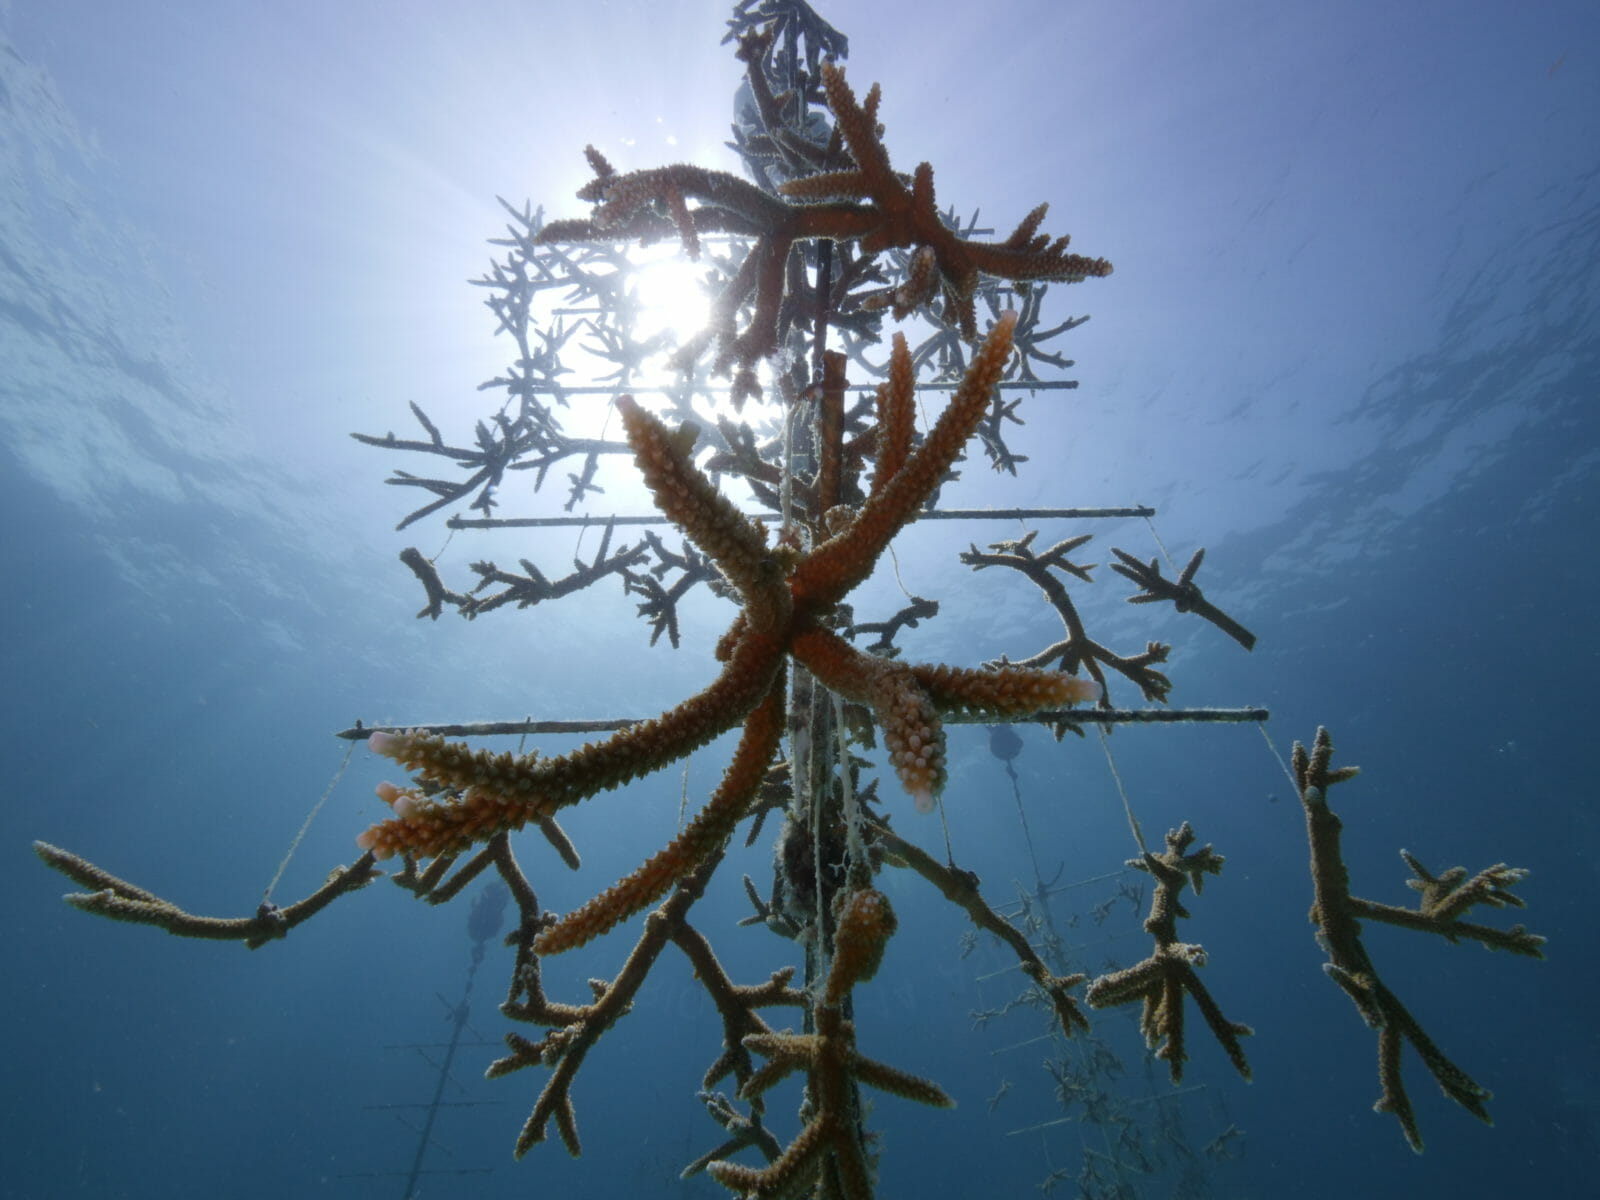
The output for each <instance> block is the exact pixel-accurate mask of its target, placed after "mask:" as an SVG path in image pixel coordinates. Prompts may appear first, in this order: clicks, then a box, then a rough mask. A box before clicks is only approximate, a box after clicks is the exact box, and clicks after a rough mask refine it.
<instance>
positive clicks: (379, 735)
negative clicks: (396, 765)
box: [367, 729, 405, 758]
mask: <svg viewBox="0 0 1600 1200" xmlns="http://www.w3.org/2000/svg"><path fill="white" fill-rule="evenodd" d="M404 741H405V738H403V737H401V736H400V735H399V734H398V733H389V732H387V731H385V730H382V729H374V730H373V731H372V732H371V733H370V734H368V735H367V749H368V750H371V751H372V752H373V753H374V754H382V755H385V756H387V757H389V758H395V757H397V756H398V753H399V750H400V746H401V745H402V743H404Z"/></svg>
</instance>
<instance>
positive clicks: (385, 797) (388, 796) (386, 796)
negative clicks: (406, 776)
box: [372, 779, 401, 808]
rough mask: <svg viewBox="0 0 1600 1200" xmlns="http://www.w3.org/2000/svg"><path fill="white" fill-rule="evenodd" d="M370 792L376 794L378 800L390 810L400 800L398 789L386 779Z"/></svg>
mask: <svg viewBox="0 0 1600 1200" xmlns="http://www.w3.org/2000/svg"><path fill="white" fill-rule="evenodd" d="M372 790H373V791H374V792H376V793H377V794H378V799H379V800H382V801H383V802H384V803H385V804H387V805H389V806H390V807H391V808H392V807H393V806H394V802H395V801H396V800H398V799H400V795H401V793H400V789H399V787H397V786H396V785H395V784H392V783H390V782H389V781H388V780H387V779H385V780H384V781H383V782H382V783H380V784H379V785H378V786H377V787H375V788H373V789H372Z"/></svg>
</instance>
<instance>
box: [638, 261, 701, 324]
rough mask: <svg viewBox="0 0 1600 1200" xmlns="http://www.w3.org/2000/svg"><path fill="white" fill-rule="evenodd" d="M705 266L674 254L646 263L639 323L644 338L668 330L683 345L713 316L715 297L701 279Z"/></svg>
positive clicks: (640, 273)
mask: <svg viewBox="0 0 1600 1200" xmlns="http://www.w3.org/2000/svg"><path fill="white" fill-rule="evenodd" d="M704 274H705V267H704V266H702V265H700V264H697V263H692V262H690V261H688V259H686V258H684V257H683V256H682V255H681V254H677V253H675V254H671V255H667V256H663V257H661V258H658V259H656V260H654V261H652V262H648V263H645V264H644V265H643V266H641V267H640V268H639V271H638V275H637V276H636V279H637V288H638V291H637V292H636V295H637V297H638V301H639V305H640V312H639V317H638V324H637V326H636V327H635V328H636V331H637V336H639V337H640V338H641V339H648V338H652V337H655V336H656V335H657V334H663V333H664V334H667V335H668V336H669V337H671V339H672V341H673V344H674V345H677V346H681V345H683V343H684V342H686V341H688V340H689V339H690V338H691V337H693V336H694V335H695V334H697V333H699V332H700V331H701V330H702V329H704V328H705V325H706V322H708V321H709V320H710V319H711V298H710V296H709V295H708V294H707V292H706V288H705V285H704V284H703V283H702V282H701V280H702V277H703V276H704Z"/></svg>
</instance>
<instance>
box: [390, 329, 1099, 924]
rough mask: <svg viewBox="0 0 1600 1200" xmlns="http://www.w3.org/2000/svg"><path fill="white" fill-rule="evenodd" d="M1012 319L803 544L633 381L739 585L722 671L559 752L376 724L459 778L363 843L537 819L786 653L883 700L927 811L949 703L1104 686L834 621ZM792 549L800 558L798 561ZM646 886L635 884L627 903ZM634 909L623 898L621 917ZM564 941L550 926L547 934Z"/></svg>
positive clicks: (649, 469) (653, 471)
mask: <svg viewBox="0 0 1600 1200" xmlns="http://www.w3.org/2000/svg"><path fill="white" fill-rule="evenodd" d="M1015 322H1016V314H1015V313H1009V312H1008V313H1005V314H1002V315H1001V317H1000V319H999V320H998V321H997V322H996V323H995V327H994V329H993V330H992V331H991V332H990V334H989V336H988V338H987V339H986V340H985V341H984V344H983V346H982V347H981V348H980V350H979V351H978V353H977V354H976V355H975V356H974V358H973V362H972V365H971V367H970V368H969V369H968V371H967V374H966V377H965V378H964V379H963V380H962V383H961V386H960V387H959V388H958V389H957V390H956V393H955V395H954V397H953V398H952V399H951V401H950V403H949V405H947V406H946V408H945V410H944V412H943V413H941V414H940V416H939V419H938V421H937V422H936V423H935V424H934V427H933V429H932V430H931V431H930V432H929V434H928V436H927V438H926V440H925V441H924V442H923V443H922V444H921V445H920V446H918V447H917V448H916V449H915V450H913V451H911V452H910V453H909V454H907V455H906V456H905V457H904V459H903V461H902V463H901V465H900V467H899V470H898V471H897V472H896V473H895V475H894V477H893V478H890V479H888V480H887V482H886V483H885V484H884V485H883V486H882V487H881V488H877V489H875V490H874V492H873V494H872V495H871V496H870V497H869V498H868V499H867V501H866V502H865V504H863V505H862V507H861V509H860V511H859V512H858V513H856V514H855V515H854V517H853V519H851V520H849V522H848V527H847V528H845V529H844V530H843V532H841V533H839V534H837V535H835V536H834V537H831V538H829V539H828V540H826V541H824V542H822V543H821V544H820V545H818V546H817V547H816V548H815V549H813V550H812V551H810V552H809V553H807V554H801V555H799V556H798V557H795V556H793V555H788V554H785V553H779V552H777V551H774V550H769V548H768V546H767V542H766V538H765V536H764V535H763V534H762V532H761V531H760V529H759V528H758V527H757V526H755V525H754V524H752V523H751V522H749V521H747V520H746V519H745V518H744V516H743V515H742V514H740V513H739V512H738V510H737V509H735V508H734V507H733V506H732V505H731V504H729V503H728V502H727V500H726V499H724V498H723V497H722V496H721V495H720V493H718V492H717V490H716V488H715V486H714V485H713V484H712V483H711V482H710V480H708V479H706V478H705V476H704V475H702V474H701V473H700V471H699V470H698V469H697V468H696V467H695V466H694V464H693V462H692V461H691V459H690V450H691V447H692V434H689V433H685V432H684V431H679V432H677V433H674V432H672V431H670V430H668V429H667V428H666V427H665V426H664V425H662V424H661V423H660V422H659V421H657V420H656V419H655V418H654V417H652V416H650V415H649V414H648V413H647V412H645V410H644V409H642V408H640V407H639V406H638V405H637V404H636V403H634V402H633V400H632V399H631V397H622V398H621V399H620V400H619V401H618V407H619V408H620V409H621V411H622V413H623V418H624V424H625V428H626V429H627V433H628V441H629V444H630V446H631V447H632V448H633V452H634V459H635V462H636V463H637V464H638V465H639V467H640V470H641V472H642V473H643V475H644V478H645V482H646V484H647V485H648V486H649V488H650V491H651V494H652V495H653V496H654V497H655V500H656V503H657V505H658V506H659V507H660V508H661V510H662V512H663V513H664V514H665V515H667V516H669V517H671V518H672V520H673V521H674V522H675V523H676V524H678V525H679V526H680V527H681V528H682V529H683V531H684V533H685V534H687V535H688V536H689V538H690V539H691V540H692V541H693V542H694V543H695V544H696V545H697V546H699V547H700V549H701V550H702V551H703V552H704V553H705V554H706V555H707V557H708V558H710V559H711V560H712V561H713V562H714V563H716V565H717V567H718V568H719V570H720V571H721V572H722V574H723V576H724V578H726V579H727V580H728V582H729V583H731V584H732V585H733V586H734V588H735V589H736V590H737V592H738V594H739V596H740V599H741V601H742V607H741V610H740V613H739V615H738V617H737V618H736V619H735V621H734V623H733V625H732V626H731V627H730V629H729V631H728V634H727V635H726V637H725V639H724V644H725V651H724V653H725V655H726V661H725V665H724V667H723V669H722V672H721V674H720V675H719V676H718V677H717V679H716V680H715V681H714V682H713V683H712V684H711V686H710V687H708V688H707V689H706V690H705V691H704V692H702V693H700V694H699V695H697V696H694V697H691V698H690V699H688V700H686V701H685V702H684V703H683V704H681V705H679V706H678V707H677V708H674V709H672V710H671V711H669V712H666V713H663V714H662V715H661V716H659V717H656V718H654V719H653V720H650V721H645V722H643V723H641V724H639V725H636V726H633V727H632V728H629V729H625V730H622V731H621V732H619V733H617V734H615V735H614V736H612V737H611V738H610V739H609V740H607V741H603V742H599V743H595V744H592V745H589V746H585V747H584V748H582V749H581V750H577V751H575V752H573V753H571V754H567V755H562V756H560V757H555V758H541V757H538V756H528V757H526V758H521V759H518V758H512V757H509V756H506V755H494V756H491V755H487V754H484V753H482V752H476V751H472V750H469V749H468V748H466V747H464V746H456V745H451V744H449V743H446V742H444V741H443V740H442V739H435V738H431V737H428V736H427V735H426V734H425V733H410V734H400V735H395V734H387V733H384V734H374V735H373V738H372V740H371V742H370V743H369V744H370V745H371V747H372V749H373V750H375V751H376V752H378V753H380V754H386V755H389V756H390V757H392V758H394V759H396V760H397V761H399V762H401V763H402V764H404V765H405V766H406V767H408V768H410V769H412V770H415V771H418V772H420V773H421V775H422V776H423V777H424V778H425V779H426V780H428V781H429V782H431V783H433V784H436V785H439V786H440V787H441V788H445V789H450V791H449V792H442V793H440V795H439V796H437V797H435V798H420V797H417V796H416V795H415V794H414V793H411V792H394V793H390V792H385V793H383V795H384V796H385V798H386V799H389V800H390V802H391V804H394V805H395V815H394V817H393V818H392V819H390V820H388V821H384V822H381V823H380V824H378V825H375V826H373V827H372V828H371V829H368V830H367V831H366V832H365V833H363V834H362V835H361V837H360V838H359V839H358V844H359V845H360V846H361V848H362V849H365V850H371V851H372V852H373V853H375V854H377V855H378V856H379V857H388V856H390V855H393V854H396V853H405V854H409V855H411V856H413V857H417V858H431V857H434V856H437V855H441V854H458V853H460V852H462V851H463V850H466V849H468V848H469V847H471V846H472V845H474V844H476V843H480V842H483V841H486V840H488V839H489V838H490V837H493V836H494V835H495V834H497V833H502V832H506V831H510V830H514V829H520V828H522V826H523V825H524V824H526V823H527V822H528V821H531V820H535V819H538V818H541V817H548V816H551V815H553V814H554V813H555V812H556V811H558V810H559V809H561V808H564V807H566V806H568V805H571V804H576V803H578V802H579V801H580V800H584V799H586V798H588V797H590V796H593V795H595V794H597V793H599V792H602V791H605V790H608V789H610V788H613V787H616V786H618V785H619V784H621V783H624V782H626V781H627V780H629V779H632V778H636V777H638V776H642V775H646V774H649V773H650V772H652V771H655V770H659V769H660V768H661V767H663V766H666V765H667V764H668V763H671V762H673V761H675V760H676V759H679V758H681V757H683V756H684V755H685V754H688V753H689V752H690V751H692V750H694V749H696V748H698V747H700V746H703V745H705V744H706V743H707V742H709V741H710V740H711V739H712V738H714V737H716V736H717V735H718V734H720V733H722V732H724V731H726V730H728V729H730V728H732V727H733V726H734V725H736V724H738V723H740V722H741V721H746V719H747V718H748V717H749V716H750V714H751V713H752V712H753V711H754V710H755V709H756V707H757V705H758V704H759V703H760V702H761V700H762V697H764V696H766V695H767V694H768V692H769V690H770V688H771V686H772V681H773V680H774V679H775V678H776V677H777V676H778V675H779V674H780V672H781V670H782V666H783V663H784V661H785V659H786V657H787V656H792V657H793V658H794V659H795V661H797V662H798V663H799V664H800V665H802V666H804V667H806V668H808V669H810V670H812V671H813V672H814V673H815V674H816V675H817V677H818V678H820V679H822V680H823V681H824V682H825V683H827V684H828V686H830V687H832V688H834V690H836V691H838V692H839V693H840V694H842V695H844V696H847V697H849V698H851V699H857V700H861V701H863V702H865V703H867V704H869V705H870V706H871V707H872V708H873V710H874V712H875V713H876V714H877V716H878V719H879V721H880V723H881V724H882V725H883V728H884V736H885V739H886V741H887V742H888V745H889V747H890V751H891V755H892V758H893V765H894V768H895V771H896V773H897V774H898V775H899V776H900V780H901V782H902V783H903V784H904V786H905V788H906V791H907V792H908V793H909V794H910V795H911V796H912V797H913V799H914V800H915V801H916V804H917V807H918V809H919V810H921V811H927V810H929V809H931V808H932V806H933V798H934V796H936V795H937V794H938V792H939V790H940V789H941V788H942V786H943V784H944V766H943V761H944V734H943V731H942V729H941V727H940V723H939V718H938V709H939V707H940V705H941V704H944V705H946V706H947V707H951V708H960V709H963V710H971V711H978V712H986V713H989V714H990V715H993V716H997V717H1002V716H1004V717H1015V716H1025V715H1027V714H1028V713H1030V712H1037V711H1039V710H1042V709H1045V708H1050V707H1056V706H1060V705H1061V704H1063V703H1067V702H1070V701H1072V700H1077V699H1093V698H1094V697H1096V696H1098V694H1099V693H1098V689H1094V690H1093V691H1092V692H1091V690H1090V689H1091V688H1092V687H1093V685H1087V684H1086V683H1085V681H1082V680H1077V679H1074V678H1073V677H1072V676H1070V675H1065V674H1063V673H1059V672H1049V671H1037V670H1032V669H1028V668H1021V667H999V668H994V669H991V670H987V671H981V672H967V673H965V674H962V673H959V672H956V671H953V670H950V669H935V668H929V669H927V673H926V676H925V680H926V682H924V678H921V677H919V676H918V675H917V674H916V673H915V672H914V671H913V670H912V669H911V668H908V667H906V666H903V665H901V664H899V663H893V662H889V661H887V660H884V659H878V658H873V657H871V656H869V655H865V654H862V653H861V652H860V651H858V650H856V649H854V648H853V647H851V646H849V645H848V644H847V643H845V642H844V641H842V640H841V639H839V638H838V637H837V636H836V635H834V634H832V633H830V632H829V631H828V629H827V625H828V624H829V623H830V621H831V620H832V619H833V613H834V609H835V607H836V606H837V605H838V603H839V602H840V601H841V600H843V599H844V597H845V596H846V595H848V594H849V592H850V591H851V590H852V589H854V588H855V587H856V586H857V585H859V584H860V583H861V582H862V581H864V580H865V579H866V578H867V576H868V575H870V574H871V573H872V569H873V567H874V566H875V565H876V564H877V561H878V559H879V557H880V556H881V555H882V554H883V552H884V550H885V548H886V547H887V546H888V545H889V542H890V541H891V540H892V539H893V538H894V536H895V535H896V534H897V533H898V532H899V531H900V530H901V528H902V527H903V526H904V525H905V524H906V522H907V521H909V520H910V519H911V518H912V516H913V515H914V514H915V513H916V510H917V509H918V508H920V507H921V506H922V504H923V503H924V502H925V501H926V500H927V498H928V495H929V494H930V493H931V492H932V490H933V489H934V487H935V486H937V484H938V483H939V481H940V480H941V479H943V478H944V475H945V472H946V471H948V470H949V469H950V466H951V464H952V463H953V462H954V461H955V459H956V457H957V455H959V454H960V453H961V450H962V448H963V447H964V446H965V445H966V443H967V440H968V439H969V438H970V437H971V436H972V432H973V430H974V429H975V428H976V426H977V423H978V421H979V420H981V419H982V417H983V414H984V413H985V411H987V408H988V397H989V392H990V390H991V389H992V387H993V385H994V383H995V381H996V380H998V379H999V377H1000V372H1001V370H1002V368H1003V367H1004V364H1005V362H1006V360H1007V358H1008V357H1009V355H1010V352H1011V334H1012V329H1013V327H1014V325H1015ZM904 353H905V352H904V346H903V345H902V346H901V347H900V349H899V350H897V351H896V356H897V357H900V358H903V357H904ZM913 379H914V375H913V373H912V372H910V371H909V370H908V369H906V368H905V367H904V366H902V367H901V368H900V369H898V370H897V371H896V373H895V375H894V376H893V378H892V379H891V386H893V387H896V388H898V389H900V390H901V391H906V390H907V389H909V388H910V387H911V386H912V381H913ZM909 403H910V400H909V395H899V394H897V395H891V396H888V397H887V398H886V400H885V401H884V407H885V408H886V409H887V410H889V411H894V410H895V409H896V408H897V407H898V408H905V407H906V406H907V405H909ZM786 561H788V562H792V563H793V566H792V569H791V570H790V571H789V572H788V574H787V576H785V574H784V569H785V563H786ZM748 732H749V729H748V725H747V734H748ZM775 750H776V746H775V745H773V746H771V747H769V749H768V752H767V756H766V757H765V758H762V759H761V761H760V762H759V764H752V766H751V769H750V770H749V771H747V772H742V773H741V778H745V779H746V780H747V781H748V784H749V786H748V791H749V792H751V793H753V791H754V789H755V786H756V785H757V784H758V783H759V779H760V776H761V774H762V773H763V772H764V771H765V769H766V767H767V765H768V761H769V760H770V758H771V755H772V754H773V753H774V752H775ZM746 799H748V796H746ZM721 808H722V811H724V812H726V813H727V814H729V816H730V817H731V819H732V820H737V819H738V816H739V815H742V811H741V809H740V806H739V805H738V803H736V801H735V799H734V798H732V797H727V798H725V804H723V805H722V806H721ZM674 861H676V860H674ZM696 861H698V856H697V858H696ZM652 862H654V863H655V865H653V866H652V865H650V864H647V867H648V868H649V871H648V874H649V877H650V880H651V882H649V883H646V882H645V881H643V880H640V881H638V882H637V883H635V884H634V885H632V886H630V887H628V888H626V889H625V891H626V892H627V893H628V894H629V895H632V896H644V895H648V896H649V897H650V898H651V899H653V898H655V897H656V896H659V895H660V894H661V892H662V891H663V890H665V886H667V885H669V884H670V883H671V882H673V880H674V879H675V878H677V877H681V875H682V874H684V873H686V869H687V867H686V866H685V863H686V862H687V860H684V861H683V862H680V864H679V865H680V867H685V869H683V870H680V871H679V872H678V873H677V875H673V874H672V873H671V872H664V870H663V865H664V864H663V863H661V862H655V860H652ZM643 869H644V868H641V870H643ZM621 886H622V885H619V887H621ZM619 894H620V893H619ZM649 902H650V900H649V899H645V900H640V901H638V903H637V904H636V905H635V906H634V907H632V908H629V909H628V910H627V912H633V911H637V908H638V907H642V906H643V905H644V904H647V903H649ZM597 903H598V900H597ZM627 912H623V913H612V914H611V915H610V918H609V919H610V924H615V922H616V921H618V920H621V919H623V917H624V916H626V915H627ZM601 923H602V922H601V919H600V917H599V915H598V914H595V915H593V916H592V917H590V918H586V919H585V920H584V921H583V922H582V924H583V925H584V926H586V927H588V928H592V929H595V930H598V929H599V928H600V927H601ZM605 927H606V928H609V927H610V925H609V924H607V925H605ZM563 940H565V939H563ZM553 945H554V940H552V942H550V943H547V947H548V946H553Z"/></svg>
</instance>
